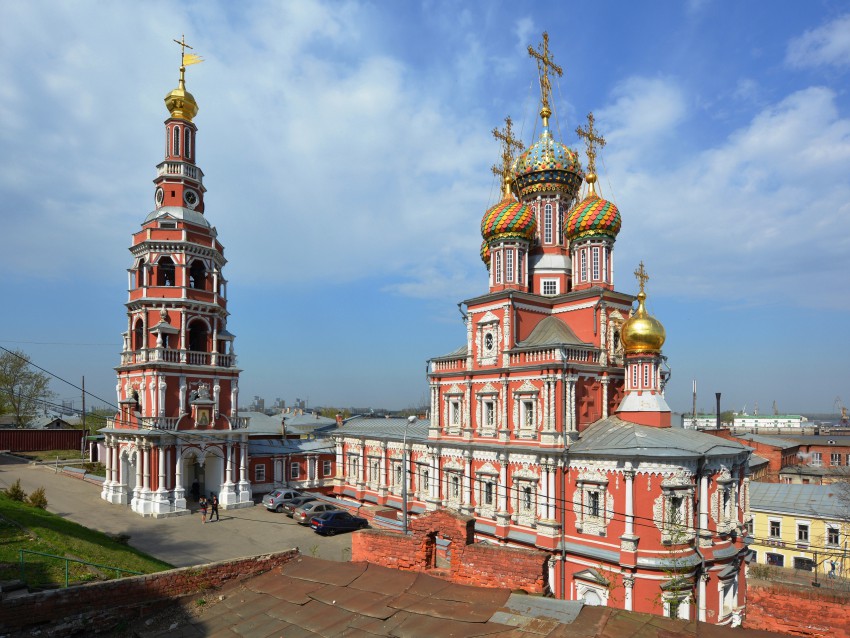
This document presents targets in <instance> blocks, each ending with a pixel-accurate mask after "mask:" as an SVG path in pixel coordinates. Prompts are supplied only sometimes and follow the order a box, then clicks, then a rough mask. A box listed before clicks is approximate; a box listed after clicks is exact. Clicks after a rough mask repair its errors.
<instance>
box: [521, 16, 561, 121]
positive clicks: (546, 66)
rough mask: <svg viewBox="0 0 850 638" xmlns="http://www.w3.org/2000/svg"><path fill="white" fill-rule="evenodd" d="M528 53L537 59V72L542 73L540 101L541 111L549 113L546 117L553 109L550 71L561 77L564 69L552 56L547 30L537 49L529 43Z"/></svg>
mask: <svg viewBox="0 0 850 638" xmlns="http://www.w3.org/2000/svg"><path fill="white" fill-rule="evenodd" d="M528 54H529V55H530V56H531V57H532V58H535V59H536V60H537V72H538V74H539V75H540V102H541V104H542V106H541V109H540V112H541V114H542V113H543V112H544V111H545V112H547V115H545V116H544V117H548V116H549V115H551V113H552V109H550V108H549V96H550V95H551V94H552V84H551V82H550V81H549V71H550V69H551V71H552V73H553V74H555V75H557V76H558V77H561V76H562V75H564V70H563V69H562V68H561V67H559V66H558V65H557V64H555V62H554V61H553V60H552V58H551V57H550V54H549V34H548V33H546V32H545V31H544V32H543V44H542V45H540V46H539V47H538V50H537V51H535V50H534V49H533V48H532V47H531V45H529V47H528Z"/></svg>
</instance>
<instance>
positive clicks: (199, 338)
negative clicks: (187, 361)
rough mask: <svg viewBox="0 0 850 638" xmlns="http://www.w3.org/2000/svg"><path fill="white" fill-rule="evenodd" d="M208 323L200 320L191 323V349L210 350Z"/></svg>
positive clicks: (198, 350)
mask: <svg viewBox="0 0 850 638" xmlns="http://www.w3.org/2000/svg"><path fill="white" fill-rule="evenodd" d="M208 334H209V331H208V330H207V325H206V324H205V323H204V322H203V321H200V320H195V321H193V322H192V323H190V324H189V350H192V351H193V352H208V349H207V348H208V347H209V346H208V343H207V335H208Z"/></svg>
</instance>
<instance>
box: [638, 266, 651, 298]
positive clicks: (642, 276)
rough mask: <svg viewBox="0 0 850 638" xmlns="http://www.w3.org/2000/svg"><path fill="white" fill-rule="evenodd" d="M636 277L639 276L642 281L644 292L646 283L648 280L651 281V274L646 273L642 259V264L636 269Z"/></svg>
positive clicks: (641, 289) (641, 285)
mask: <svg viewBox="0 0 850 638" xmlns="http://www.w3.org/2000/svg"><path fill="white" fill-rule="evenodd" d="M635 277H637V280H638V282H639V283H640V291H641V292H643V287H644V286H645V285H646V282H647V281H649V275H647V274H646V269H645V268H644V267H643V260H642V259H641V261H640V266H638V268H637V270H635ZM644 294H645V293H644Z"/></svg>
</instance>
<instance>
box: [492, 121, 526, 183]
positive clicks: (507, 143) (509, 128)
mask: <svg viewBox="0 0 850 638" xmlns="http://www.w3.org/2000/svg"><path fill="white" fill-rule="evenodd" d="M513 124H514V123H513V120H512V119H511V116H510V115H509V116H508V117H506V118H505V128H504V129H502V130H501V131H500V130H499V129H498V128H494V129H493V137H495V138H496V139H497V140H499V141H500V142H501V143H502V165H501V166H499V165H498V164H494V165H493V166H492V167H491V168H490V170H491V171H493V174H494V175H498V176H499V177H501V179H502V184H503V186H504V189H505V192H504V195H505V197H507V196H509V195H510V183H511V166H513V163H514V150H517V151H521V150H522V148H523V145H522V142H520V141H519V140H518V139H516V138H515V137H514V132H513Z"/></svg>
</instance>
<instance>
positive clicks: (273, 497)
mask: <svg viewBox="0 0 850 638" xmlns="http://www.w3.org/2000/svg"><path fill="white" fill-rule="evenodd" d="M299 496H301V493H300V492H296V491H295V490H288V489H280V490H275V491H274V492H272V493H271V494H266V495H265V496H264V497H263V505H265V506H266V509H267V510H269V511H272V510H274V511H275V512H278V513H280V512H282V511H283V506H284V505H285V504H286V503H288V502H289V501H291V500H292V499H294V498H298V497H299Z"/></svg>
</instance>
